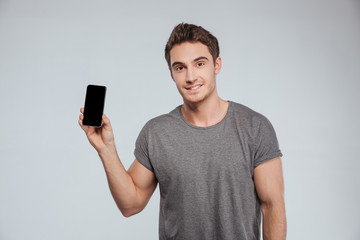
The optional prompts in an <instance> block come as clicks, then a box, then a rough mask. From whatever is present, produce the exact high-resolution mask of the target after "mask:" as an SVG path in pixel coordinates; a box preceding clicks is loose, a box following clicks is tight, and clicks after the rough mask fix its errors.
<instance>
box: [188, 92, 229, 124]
mask: <svg viewBox="0 0 360 240" xmlns="http://www.w3.org/2000/svg"><path fill="white" fill-rule="evenodd" d="M228 106H229V103H228V102H227V101H225V100H223V99H221V98H220V97H218V96H217V97H216V98H214V99H208V101H204V102H200V103H188V102H184V104H183V105H182V108H181V112H182V114H183V116H184V118H185V120H186V121H187V122H189V123H191V124H192V125H195V126H198V127H209V126H212V125H215V124H217V123H219V122H220V121H221V120H222V119H223V118H224V117H225V115H226V113H227V109H228Z"/></svg>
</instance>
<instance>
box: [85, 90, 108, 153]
mask: <svg viewBox="0 0 360 240" xmlns="http://www.w3.org/2000/svg"><path fill="white" fill-rule="evenodd" d="M104 88H105V87H103V86H95V85H89V86H88V87H87V91H86V98H85V108H81V109H80V112H81V113H82V114H81V115H80V116H79V125H80V127H81V128H82V129H83V130H84V132H85V134H86V136H87V138H88V140H89V142H90V143H91V145H92V146H93V147H94V148H95V149H96V151H98V152H99V153H100V152H102V150H104V149H112V150H114V149H115V143H114V134H113V131H112V127H111V124H110V119H109V118H107V116H106V115H105V114H103V109H104V106H103V105H104V100H105V91H106V88H105V89H104Z"/></svg>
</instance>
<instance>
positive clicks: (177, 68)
mask: <svg viewBox="0 0 360 240" xmlns="http://www.w3.org/2000/svg"><path fill="white" fill-rule="evenodd" d="M183 69H184V67H183V66H181V65H179V66H175V71H177V72H179V71H181V70H183Z"/></svg>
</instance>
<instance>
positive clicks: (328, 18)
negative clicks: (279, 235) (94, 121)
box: [0, 0, 360, 240]
mask: <svg viewBox="0 0 360 240" xmlns="http://www.w3.org/2000/svg"><path fill="white" fill-rule="evenodd" d="M180 22H189V23H195V24H197V25H202V26H203V27H205V28H206V29H208V30H209V31H211V32H212V33H213V34H214V35H215V36H216V37H217V38H218V39H219V42H220V51H221V56H222V59H223V69H222V71H221V73H220V74H219V75H218V78H217V81H218V89H219V95H220V96H221V97H222V98H224V99H226V100H232V101H236V102H239V103H242V104H245V105H247V106H248V107H250V108H252V109H254V110H256V111H258V112H260V113H262V114H264V115H265V116H267V117H268V118H269V119H270V121H271V122H272V124H273V125H274V127H275V129H276V132H277V136H278V139H279V142H280V147H281V150H282V152H283V154H284V157H283V166H284V177H285V184H286V189H285V197H286V211H287V219H288V239H291V240H297V239H298V240H303V239H316V240H318V239H327V240H332V239H333V240H338V239H350V240H356V239H360V230H359V223H360V207H359V202H360V193H359V189H360V177H359V170H360V169H359V168H360V164H359V153H358V152H359V149H360V141H359V135H360V127H359V122H360V108H359V103H360V96H359V90H360V83H359V81H360V3H359V1H356V0H337V1H335V0H334V1H327V0H305V1H285V0H284V1H193V0H192V1H188V0H182V1H176V2H175V1H165V0H162V1H145V0H144V1H109V0H106V1H94V0H91V1H85V0H83V1H81V0H71V1H70V0H64V1H46V0H32V1H26V0H13V1H10V0H0V110H1V111H0V123H1V124H0V239H4V240H15V239H16V240H18V239H19V240H20V239H53V240H56V239H144V238H146V239H157V238H158V214H159V213H158V211H159V192H158V190H156V192H155V193H154V195H153V197H152V199H151V200H150V202H149V204H148V206H147V207H146V208H145V210H144V211H143V212H141V213H140V214H138V215H136V216H134V217H132V218H129V219H127V218H124V217H123V216H122V215H121V214H120V212H119V211H118V210H117V208H116V205H115V203H114V202H113V200H112V198H111V195H110V192H109V190H108V186H107V182H106V177H105V173H104V170H103V167H102V164H101V161H100V160H99V158H98V156H97V153H96V152H95V150H94V149H93V148H92V147H91V146H90V144H89V143H88V142H87V139H86V137H85V135H84V133H83V132H82V130H81V129H80V127H79V126H78V123H77V119H78V115H79V109H80V107H82V106H83V103H84V98H85V90H86V86H87V84H89V83H92V84H102V85H106V86H107V87H108V91H107V98H106V107H105V113H106V114H107V115H108V116H109V118H110V119H111V121H112V124H113V128H114V131H115V137H116V144H117V148H118V152H119V155H120V158H121V159H122V161H123V163H124V165H125V167H126V168H128V167H129V166H130V164H131V163H132V161H133V160H134V156H133V150H134V143H135V140H136V137H137V135H138V133H139V131H140V129H141V128H142V126H143V125H144V124H145V123H146V122H147V121H148V120H149V119H150V118H152V117H155V116H158V115H160V114H163V113H167V112H169V111H171V110H172V109H173V108H175V107H176V106H177V105H179V104H181V103H182V99H181V97H180V95H179V94H178V92H177V90H176V87H175V85H174V83H173V82H172V80H171V78H170V74H169V71H168V69H167V64H166V61H165V59H164V56H163V55H164V46H165V43H166V41H167V39H168V37H169V35H170V32H171V30H172V28H173V27H174V26H175V25H176V24H178V23H180Z"/></svg>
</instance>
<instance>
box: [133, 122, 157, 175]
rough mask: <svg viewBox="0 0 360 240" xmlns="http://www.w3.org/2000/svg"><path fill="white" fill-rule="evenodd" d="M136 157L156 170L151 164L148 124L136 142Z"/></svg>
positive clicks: (150, 168)
mask: <svg viewBox="0 0 360 240" xmlns="http://www.w3.org/2000/svg"><path fill="white" fill-rule="evenodd" d="M134 155H135V158H136V159H137V160H138V161H139V162H140V163H141V164H142V165H144V166H145V167H146V168H147V169H149V170H150V171H152V172H154V168H153V166H152V164H151V161H150V157H149V144H148V126H147V124H146V125H145V126H144V127H143V129H142V130H141V131H140V133H139V136H138V138H137V139H136V143H135V150H134Z"/></svg>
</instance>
